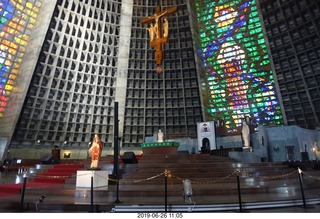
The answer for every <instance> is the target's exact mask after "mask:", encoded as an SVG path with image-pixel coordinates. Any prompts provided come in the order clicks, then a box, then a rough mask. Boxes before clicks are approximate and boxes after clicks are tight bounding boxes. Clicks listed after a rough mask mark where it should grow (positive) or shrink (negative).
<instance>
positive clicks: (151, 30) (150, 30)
mask: <svg viewBox="0 0 320 219" xmlns="http://www.w3.org/2000/svg"><path fill="white" fill-rule="evenodd" d="M147 30H148V31H149V36H150V41H153V40H154V35H155V29H154V26H153V24H152V23H151V24H150V27H149V28H147Z"/></svg>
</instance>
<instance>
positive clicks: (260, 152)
mask: <svg viewBox="0 0 320 219" xmlns="http://www.w3.org/2000/svg"><path fill="white" fill-rule="evenodd" d="M165 141H177V142H179V143H180V146H179V148H178V151H179V152H184V153H186V152H187V153H189V154H192V153H199V151H198V150H197V148H198V145H197V144H198V140H197V139H191V138H177V139H166V140H165ZM216 141H217V145H218V148H219V146H223V148H238V147H242V139H241V136H230V137H218V138H216ZM146 142H156V135H155V136H150V137H147V138H146ZM251 144H252V151H251V152H250V151H243V152H236V151H234V152H230V153H229V156H230V157H231V158H232V159H234V160H236V161H239V162H283V161H286V160H288V157H287V151H286V146H293V147H294V149H295V157H296V160H301V152H305V151H306V152H307V153H308V156H309V158H310V160H315V159H318V158H320V152H319V151H317V150H316V151H313V148H314V147H316V148H317V149H319V148H320V147H319V146H320V132H319V131H318V130H308V129H303V128H300V127H298V126H283V127H263V126H261V127H259V129H258V132H256V133H254V134H251ZM52 149H53V148H51V147H47V146H46V147H34V148H30V147H29V148H28V147H27V146H24V147H21V148H13V149H10V157H11V158H14V157H15V158H21V159H40V158H41V157H44V156H47V155H50V154H51V150H52ZM60 151H61V152H60V157H61V159H64V158H63V156H64V153H70V154H71V156H70V158H69V159H85V158H87V157H88V156H89V155H88V152H87V149H86V148H79V147H65V148H61V149H60ZM126 151H132V152H134V153H135V154H136V155H140V154H142V151H141V149H140V148H134V147H128V148H121V151H120V154H123V153H124V152H126ZM113 152H114V150H113V148H111V147H105V148H104V149H103V152H102V156H107V155H113Z"/></svg>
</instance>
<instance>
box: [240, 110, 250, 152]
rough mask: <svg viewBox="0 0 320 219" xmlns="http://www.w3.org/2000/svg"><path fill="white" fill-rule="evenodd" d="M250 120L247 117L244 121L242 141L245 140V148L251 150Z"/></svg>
mask: <svg viewBox="0 0 320 219" xmlns="http://www.w3.org/2000/svg"><path fill="white" fill-rule="evenodd" d="M249 124H250V118H249V117H248V116H245V117H244V119H243V120H242V131H241V132H242V139H243V147H245V148H249V147H250V127H249Z"/></svg>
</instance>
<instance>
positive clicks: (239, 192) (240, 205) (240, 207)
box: [237, 170, 242, 212]
mask: <svg viewBox="0 0 320 219" xmlns="http://www.w3.org/2000/svg"><path fill="white" fill-rule="evenodd" d="M239 173H240V171H239V170H237V185H238V197H239V210H240V212H242V201H241V190H240V179H239Z"/></svg>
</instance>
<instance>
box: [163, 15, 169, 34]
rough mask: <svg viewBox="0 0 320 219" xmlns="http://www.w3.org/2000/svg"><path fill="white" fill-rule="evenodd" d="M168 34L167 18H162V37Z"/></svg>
mask: <svg viewBox="0 0 320 219" xmlns="http://www.w3.org/2000/svg"><path fill="white" fill-rule="evenodd" d="M168 35H169V22H168V19H167V18H164V19H163V37H168Z"/></svg>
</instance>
